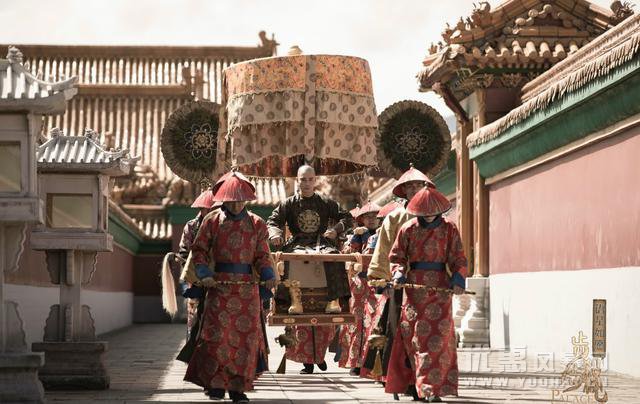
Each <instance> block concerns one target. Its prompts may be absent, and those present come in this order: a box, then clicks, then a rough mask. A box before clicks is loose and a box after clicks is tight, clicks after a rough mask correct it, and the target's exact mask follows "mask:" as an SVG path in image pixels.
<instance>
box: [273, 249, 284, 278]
mask: <svg viewBox="0 0 640 404" xmlns="http://www.w3.org/2000/svg"><path fill="white" fill-rule="evenodd" d="M281 256H282V251H277V252H276V253H275V261H276V270H277V271H278V274H279V275H280V278H282V277H283V276H284V261H282V260H281V259H280V257H281Z"/></svg>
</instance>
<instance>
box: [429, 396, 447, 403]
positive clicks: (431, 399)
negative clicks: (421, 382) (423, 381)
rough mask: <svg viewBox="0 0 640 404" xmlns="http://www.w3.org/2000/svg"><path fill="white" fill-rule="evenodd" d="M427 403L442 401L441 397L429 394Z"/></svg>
mask: <svg viewBox="0 0 640 404" xmlns="http://www.w3.org/2000/svg"><path fill="white" fill-rule="evenodd" d="M427 402H428V403H442V402H443V401H442V399H441V398H440V397H438V396H431V397H429V399H428V400H427Z"/></svg>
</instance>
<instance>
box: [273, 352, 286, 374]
mask: <svg viewBox="0 0 640 404" xmlns="http://www.w3.org/2000/svg"><path fill="white" fill-rule="evenodd" d="M286 371H287V353H286V352H285V353H284V355H282V360H281V361H280V366H278V370H276V373H277V374H279V375H283V374H285V372H286Z"/></svg>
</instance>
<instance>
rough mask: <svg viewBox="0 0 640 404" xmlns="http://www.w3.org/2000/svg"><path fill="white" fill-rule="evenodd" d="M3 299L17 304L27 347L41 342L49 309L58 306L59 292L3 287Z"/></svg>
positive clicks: (52, 289) (36, 288)
mask: <svg viewBox="0 0 640 404" xmlns="http://www.w3.org/2000/svg"><path fill="white" fill-rule="evenodd" d="M4 292H5V298H6V299H7V300H13V301H14V302H16V303H18V314H19V315H20V318H21V319H22V322H23V324H24V325H23V327H24V333H25V338H26V340H27V346H28V347H29V348H31V343H33V342H38V341H42V338H43V337H44V324H45V321H46V320H47V317H48V316H49V308H50V307H51V306H52V305H54V304H58V301H59V297H60V291H59V289H58V288H54V287H42V286H25V285H13V284H10V283H9V284H5V285H4Z"/></svg>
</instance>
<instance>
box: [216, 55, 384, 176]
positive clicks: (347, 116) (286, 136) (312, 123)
mask: <svg viewBox="0 0 640 404" xmlns="http://www.w3.org/2000/svg"><path fill="white" fill-rule="evenodd" d="M225 102H226V116H225V117H224V118H223V119H222V121H223V125H226V128H224V130H221V131H220V132H219V136H218V154H219V155H218V158H217V171H218V172H223V171H225V170H226V169H228V168H229V166H235V167H237V168H238V169H239V170H240V171H242V172H244V173H246V174H249V175H255V176H295V174H296V170H297V168H298V167H299V166H300V165H301V164H303V163H304V162H307V163H310V164H312V165H313V166H314V167H315V169H316V172H317V173H318V174H319V175H327V174H350V173H354V172H358V171H362V170H364V169H365V168H367V167H372V166H374V165H375V164H376V153H375V146H374V138H375V135H376V133H377V127H378V119H377V115H376V109H375V103H374V100H373V90H372V85H371V72H370V70H369V64H368V63H367V61H366V60H364V59H360V58H356V57H349V56H334V55H295V56H285V57H272V58H264V59H256V60H250V61H246V62H241V63H237V64H235V65H233V66H231V67H229V68H227V69H226V70H225V72H224V83H223V103H225ZM223 162H224V163H226V164H222V163H223Z"/></svg>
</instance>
